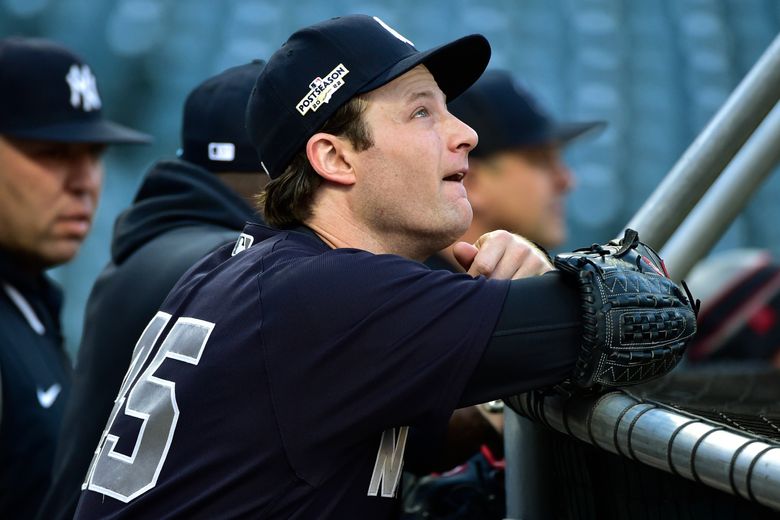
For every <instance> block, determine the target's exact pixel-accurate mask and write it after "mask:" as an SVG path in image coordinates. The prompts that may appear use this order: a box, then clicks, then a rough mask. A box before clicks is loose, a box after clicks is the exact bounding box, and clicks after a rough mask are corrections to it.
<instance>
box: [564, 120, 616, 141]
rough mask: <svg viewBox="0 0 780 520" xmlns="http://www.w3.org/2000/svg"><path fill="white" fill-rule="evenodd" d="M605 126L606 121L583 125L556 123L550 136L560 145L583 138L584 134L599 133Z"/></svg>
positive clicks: (589, 122)
mask: <svg viewBox="0 0 780 520" xmlns="http://www.w3.org/2000/svg"><path fill="white" fill-rule="evenodd" d="M606 126H607V123H606V121H588V122H584V123H557V124H556V125H555V127H554V128H553V129H552V132H551V136H552V138H553V139H554V140H555V141H558V142H560V143H561V144H567V143H569V142H570V141H573V140H575V139H577V138H578V137H583V136H585V135H586V134H592V133H595V132H600V131H601V130H603V129H604V128H605V127H606Z"/></svg>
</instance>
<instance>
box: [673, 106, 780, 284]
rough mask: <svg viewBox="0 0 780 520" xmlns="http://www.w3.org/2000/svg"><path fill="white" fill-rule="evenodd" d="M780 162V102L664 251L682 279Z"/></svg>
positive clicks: (676, 273) (676, 275) (675, 274)
mask: <svg viewBox="0 0 780 520" xmlns="http://www.w3.org/2000/svg"><path fill="white" fill-rule="evenodd" d="M778 161H780V103H778V104H777V105H775V108H774V109H772V111H771V112H770V113H769V115H768V116H767V118H766V119H765V120H764V122H763V123H761V125H760V126H759V127H758V129H756V132H755V133H754V134H753V135H752V136H751V137H750V139H749V140H748V142H747V143H745V146H744V148H742V150H740V151H739V153H738V154H737V156H736V157H734V160H733V161H731V163H730V164H729V165H728V167H727V168H726V169H725V170H724V171H723V173H722V174H721V176H720V177H719V178H718V180H717V181H716V182H715V183H714V184H713V185H712V187H711V188H710V190H709V191H708V192H707V193H706V194H705V195H704V197H703V198H702V199H701V201H700V202H699V204H697V205H696V207H695V208H694V210H693V211H692V212H691V213H690V215H688V218H686V219H685V221H684V222H683V223H682V225H681V226H680V227H679V228H677V231H675V233H674V235H672V237H671V238H670V239H669V241H668V242H667V243H666V246H664V248H663V249H662V250H661V257H662V258H663V259H664V261H665V262H666V266H667V268H668V269H669V275H670V276H671V278H672V279H673V280H676V281H680V280H681V279H682V278H684V277H685V276H686V275H687V274H688V273H689V272H690V270H691V269H692V268H693V266H694V265H696V262H698V261H699V260H701V259H702V258H704V256H705V255H706V254H707V253H708V252H709V251H710V249H712V247H713V246H714V245H715V244H716V243H717V241H718V240H719V239H720V237H721V236H723V233H725V232H726V230H727V229H728V227H729V225H730V224H731V223H732V222H733V221H734V219H736V218H737V216H738V215H739V213H740V212H741V211H742V210H743V209H744V207H745V206H746V205H747V204H748V202H750V198H751V197H752V195H753V193H754V192H755V191H756V190H758V188H759V187H761V184H762V183H763V182H764V180H765V179H766V178H767V177H768V176H769V174H770V173H772V171H773V168H774V167H775V165H777V163H778Z"/></svg>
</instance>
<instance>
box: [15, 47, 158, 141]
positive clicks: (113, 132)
mask: <svg viewBox="0 0 780 520" xmlns="http://www.w3.org/2000/svg"><path fill="white" fill-rule="evenodd" d="M101 107H102V103H101V100H100V95H99V94H98V90H97V83H96V80H95V76H94V74H93V73H92V71H91V70H90V68H89V66H88V65H87V64H86V63H84V61H83V60H82V59H81V58H79V57H78V56H76V55H75V54H74V53H72V52H71V51H69V50H68V49H66V48H64V47H62V46H60V45H57V44H55V43H53V42H50V41H47V40H42V39H36V38H22V37H9V38H3V39H0V135H8V136H11V137H18V138H24V139H39V140H42V141H61V142H69V143H106V144H113V143H117V144H120V143H148V142H149V141H151V138H150V137H149V136H148V135H146V134H142V133H141V132H136V131H135V130H132V129H130V128H127V127H125V126H122V125H120V124H117V123H114V122H112V121H108V120H107V119H105V118H104V117H103V114H102V110H101Z"/></svg>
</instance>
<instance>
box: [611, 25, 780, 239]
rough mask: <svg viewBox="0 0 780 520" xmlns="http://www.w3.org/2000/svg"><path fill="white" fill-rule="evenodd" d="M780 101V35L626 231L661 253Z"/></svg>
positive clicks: (630, 222)
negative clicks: (636, 235)
mask: <svg viewBox="0 0 780 520" xmlns="http://www.w3.org/2000/svg"><path fill="white" fill-rule="evenodd" d="M778 100H780V35H778V36H777V37H775V39H774V41H773V42H772V43H771V44H770V45H769V47H768V48H767V50H766V51H765V52H764V54H763V55H761V57H760V58H759V59H758V61H757V62H756V64H755V65H753V67H752V68H751V69H750V72H748V74H747V75H746V76H745V77H744V79H743V80H742V81H741V82H740V84H739V85H738V86H737V88H736V89H734V91H733V92H732V93H731V95H730V96H729V98H728V99H727V100H726V102H725V103H724V104H723V106H722V107H721V108H720V110H718V112H717V113H716V114H715V116H714V117H713V118H712V119H711V120H710V122H709V123H708V124H707V126H706V127H705V128H704V130H702V132H701V133H700V134H699V136H698V137H697V138H696V140H694V142H693V143H692V144H691V145H690V146H689V147H688V149H687V150H686V151H685V153H684V154H683V155H682V157H680V159H679V160H678V161H677V163H676V164H675V165H674V167H673V168H672V169H671V171H670V172H669V173H668V174H667V175H666V177H665V178H664V179H663V181H662V182H661V184H659V185H658V187H657V188H656V189H655V191H654V192H653V193H652V194H651V195H650V197H649V198H648V199H647V201H646V202H645V203H644V204H643V205H642V207H641V208H640V209H639V211H638V212H637V213H636V215H634V217H633V218H632V219H631V220H630V221H629V223H628V224H627V225H626V227H628V228H631V229H636V230H637V231H639V236H640V237H641V238H642V241H643V242H646V243H648V244H650V245H651V246H653V247H654V248H655V249H656V250H660V249H661V248H662V247H663V246H664V245H665V244H666V241H667V240H668V239H669V237H670V236H671V235H672V233H673V232H674V230H675V229H676V228H677V226H679V225H680V223H681V222H682V221H683V220H684V219H685V217H686V216H687V215H688V213H690V211H691V210H692V209H693V207H694V206H695V205H696V203H698V202H699V200H700V199H701V197H702V196H703V195H704V193H705V192H706V191H707V190H708V189H709V187H710V186H711V185H712V184H713V182H715V180H716V179H717V178H718V175H720V173H721V172H722V171H723V169H724V168H725V167H726V165H727V164H728V163H729V161H731V159H732V158H733V157H734V155H735V154H736V153H737V151H738V150H739V149H740V148H741V147H742V145H743V144H745V141H747V139H748V138H749V137H750V135H751V134H752V133H753V131H754V130H755V129H756V127H757V126H758V125H759V123H760V122H761V121H762V120H763V119H764V117H766V115H767V114H768V113H769V111H770V110H772V108H773V107H774V106H775V104H777V102H778ZM620 236H622V233H620Z"/></svg>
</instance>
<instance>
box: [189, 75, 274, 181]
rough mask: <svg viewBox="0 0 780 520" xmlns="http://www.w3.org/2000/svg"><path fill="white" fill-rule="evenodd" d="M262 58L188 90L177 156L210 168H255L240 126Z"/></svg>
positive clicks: (254, 154) (256, 164) (257, 166)
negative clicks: (178, 154)
mask: <svg viewBox="0 0 780 520" xmlns="http://www.w3.org/2000/svg"><path fill="white" fill-rule="evenodd" d="M263 65H265V62H264V61H262V60H254V61H252V62H251V63H247V64H245V65H240V66H238V67H231V68H229V69H227V70H225V71H223V72H221V73H220V74H217V75H216V76H213V77H211V78H209V79H207V80H206V81H204V82H203V83H201V84H200V85H198V86H197V87H195V89H194V90H193V91H192V92H190V94H189V95H188V96H187V100H186V101H185V102H184V116H183V118H182V125H181V143H182V148H181V150H180V156H181V158H182V159H184V160H185V161H189V162H191V163H195V164H197V165H199V166H201V167H203V168H205V169H207V170H209V171H211V172H253V173H256V172H259V171H260V162H259V161H258V160H257V152H255V149H254V147H253V146H252V143H251V142H249V136H248V135H247V132H246V128H245V127H244V114H245V113H246V105H247V101H249V94H250V93H251V92H252V88H253V87H254V86H255V80H256V79H257V75H258V74H260V71H261V70H263Z"/></svg>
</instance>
